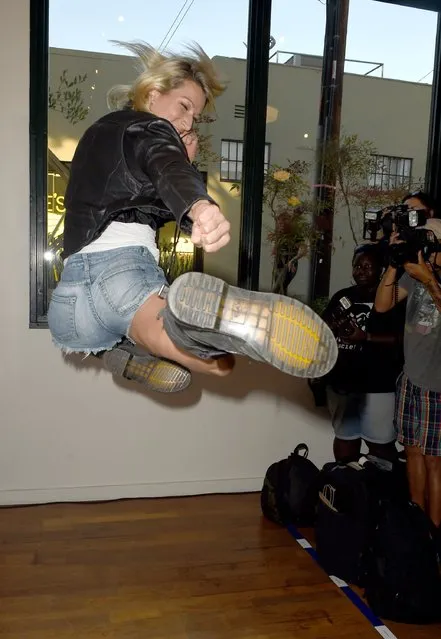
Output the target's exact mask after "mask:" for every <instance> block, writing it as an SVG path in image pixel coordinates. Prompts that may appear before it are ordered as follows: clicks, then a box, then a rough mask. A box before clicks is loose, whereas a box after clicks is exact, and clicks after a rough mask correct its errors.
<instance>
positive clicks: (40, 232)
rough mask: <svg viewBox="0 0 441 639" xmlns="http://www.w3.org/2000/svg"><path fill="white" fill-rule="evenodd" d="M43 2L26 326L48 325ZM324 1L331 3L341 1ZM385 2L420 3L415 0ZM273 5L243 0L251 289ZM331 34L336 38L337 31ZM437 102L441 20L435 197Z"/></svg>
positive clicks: (35, 20)
mask: <svg viewBox="0 0 441 639" xmlns="http://www.w3.org/2000/svg"><path fill="white" fill-rule="evenodd" d="M49 1H50V0H30V123H29V127H30V218H31V219H30V326H31V327H36V328H45V327H47V318H46V309H47V301H48V300H47V297H48V291H47V282H46V276H45V268H44V252H45V249H46V237H47V214H46V211H47V194H46V191H47V184H46V182H47V140H48V135H47V134H48V130H47V129H48V57H49V56H48V53H49ZM327 1H328V3H329V4H330V5H333V4H336V3H338V2H339V1H340V0H327ZM381 1H382V2H387V1H388V0H381ZM389 1H390V2H391V3H392V4H393V3H395V4H403V5H405V6H414V7H415V8H423V7H422V3H421V0H395V2H394V0H389ZM438 2H441V0H424V4H425V8H430V9H432V8H433V9H435V10H438V11H439V10H440V9H441V6H438ZM271 4H272V2H271V0H249V12H248V35H247V65H246V67H247V68H246V87H245V105H244V106H245V109H244V115H245V118H244V119H245V122H244V150H243V173H242V189H241V194H242V198H241V210H242V215H241V227H240V238H239V267H238V284H239V286H243V287H244V288H249V289H256V288H258V285H259V272H260V243H261V233H262V194H263V182H264V155H265V133H266V105H267V95H268V69H269V42H270V24H271ZM429 5H430V6H429ZM330 35H333V36H334V37H335V36H336V35H337V34H330ZM330 56H331V53H330V52H329V51H328V50H327V49H326V47H325V50H324V58H325V63H324V68H327V65H328V66H329V64H328V62H329V61H330V63H332V59H330ZM440 105H441V20H438V34H437V44H436V55H435V69H434V84H433V94H432V108H431V122H430V134H429V149H428V162H427V179H426V181H427V187H428V189H429V190H430V192H431V193H432V195H434V196H435V197H440V196H441V106H440Z"/></svg>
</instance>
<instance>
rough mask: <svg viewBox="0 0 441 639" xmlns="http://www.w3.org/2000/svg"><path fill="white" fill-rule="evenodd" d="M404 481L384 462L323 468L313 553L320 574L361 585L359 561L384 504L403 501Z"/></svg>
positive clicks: (335, 464)
mask: <svg viewBox="0 0 441 639" xmlns="http://www.w3.org/2000/svg"><path fill="white" fill-rule="evenodd" d="M406 498H407V488H406V485H405V479H403V475H402V473H401V471H400V472H398V471H397V470H396V469H395V466H394V465H393V464H391V463H388V462H382V461H380V460H376V458H373V457H367V458H364V457H362V458H361V459H360V462H351V463H348V464H343V463H338V462H333V463H329V464H325V466H324V467H323V470H322V472H321V474H320V478H319V499H318V506H317V518H316V524H315V540H316V550H317V555H318V559H319V561H320V564H321V565H322V567H323V568H324V570H325V571H326V572H327V573H328V574H329V575H333V576H335V577H339V578H340V579H343V580H344V581H347V582H349V583H353V584H357V585H362V564H361V562H362V558H363V556H364V554H365V552H366V549H367V547H368V544H369V541H370V539H371V535H372V533H373V530H374V529H375V525H376V523H377V521H378V513H379V505H380V503H381V500H382V499H393V500H405V499H406Z"/></svg>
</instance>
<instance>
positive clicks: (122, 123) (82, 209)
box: [63, 109, 213, 258]
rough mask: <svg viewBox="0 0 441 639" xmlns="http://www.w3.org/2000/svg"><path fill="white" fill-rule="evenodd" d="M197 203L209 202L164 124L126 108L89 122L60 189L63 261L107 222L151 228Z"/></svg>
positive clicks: (180, 218)
mask: <svg viewBox="0 0 441 639" xmlns="http://www.w3.org/2000/svg"><path fill="white" fill-rule="evenodd" d="M198 200H209V201H211V202H213V200H212V199H211V198H210V197H209V196H208V195H207V191H206V188H205V185H204V182H203V180H202V177H201V175H200V173H199V172H198V171H197V170H196V169H195V168H194V167H193V166H192V165H191V164H190V161H189V159H188V155H187V150H186V148H185V145H184V144H183V142H182V140H181V138H180V137H179V135H178V133H177V132H176V130H175V129H174V127H173V126H172V125H171V124H170V122H168V121H167V120H163V119H161V118H157V117H156V116H153V115H151V114H149V113H140V112H136V111H133V110H132V109H125V110H123V111H115V112H113V113H109V114H108V115H105V116H104V117H103V118H101V119H100V120H98V121H97V122H95V124H93V125H92V126H91V127H90V128H89V129H88V130H87V131H86V132H85V133H84V135H83V137H82V138H81V140H80V142H79V143H78V146H77V149H76V151H75V155H74V158H73V160H72V166H71V173H70V180H69V184H68V186H67V190H66V196H65V206H66V218H65V224H64V253H63V257H64V258H67V257H69V255H72V254H73V253H76V252H77V251H79V250H81V249H82V248H83V247H84V246H86V245H87V244H90V242H92V241H93V240H95V239H96V238H97V237H99V236H100V235H101V233H102V232H103V231H104V230H105V228H106V227H107V226H108V225H109V224H110V222H112V221H119V222H138V223H141V224H148V225H149V226H151V227H152V228H153V229H155V230H156V229H157V228H159V227H161V226H163V225H164V224H165V223H166V222H169V221H170V220H176V221H177V223H178V224H179V226H180V228H181V229H182V230H185V231H187V232H188V231H189V230H191V221H190V220H189V218H188V217H187V216H186V214H187V213H188V212H189V210H190V209H191V207H192V205H193V204H194V203H195V202H197V201H198Z"/></svg>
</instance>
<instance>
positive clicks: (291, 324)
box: [164, 272, 338, 379]
mask: <svg viewBox="0 0 441 639" xmlns="http://www.w3.org/2000/svg"><path fill="white" fill-rule="evenodd" d="M166 299H167V310H168V314H169V316H171V317H172V319H174V322H175V323H176V327H177V329H179V330H177V331H176V332H172V333H169V331H168V330H167V327H166V325H165V324H164V326H165V328H166V330H167V332H168V333H169V336H170V338H171V339H172V340H173V341H175V340H174V339H173V338H174V337H175V334H176V335H179V333H182V334H183V338H180V339H178V341H175V343H176V345H177V346H179V347H182V348H183V349H185V348H187V347H191V348H192V349H194V346H195V343H198V344H200V345H201V352H202V353H204V352H205V353H206V349H207V347H209V348H211V349H218V351H219V352H226V353H233V354H239V355H247V356H248V357H251V358H252V359H255V360H257V361H261V362H267V363H268V364H271V365H272V366H274V367H275V368H278V369H279V370H281V371H283V372H284V373H287V374H288V375H294V376H296V377H306V378H309V379H312V378H316V377H322V376H323V375H326V373H328V372H329V371H330V370H331V369H332V368H333V366H334V365H335V362H336V360H337V355H338V348H337V343H336V341H335V338H334V335H333V334H332V331H331V329H330V328H329V327H328V326H327V324H325V323H324V322H323V320H322V319H321V318H320V317H319V316H318V315H317V314H316V313H314V311H313V310H312V309H310V308H309V307H308V306H306V305H305V304H302V303H301V302H299V301H298V300H295V299H292V298H290V297H284V296H282V295H276V294H274V293H259V292H255V291H247V290H244V289H240V288H236V287H235V286H229V285H228V284H226V283H225V282H224V281H223V280H220V279H218V278H216V277H213V276H211V275H206V274H205V273H193V272H191V273H184V274H183V275H181V276H180V277H178V278H177V279H176V280H175V281H174V282H173V284H172V285H171V286H170V289H169V290H168V293H167V298H166ZM187 342H188V344H187ZM202 356H203V355H202Z"/></svg>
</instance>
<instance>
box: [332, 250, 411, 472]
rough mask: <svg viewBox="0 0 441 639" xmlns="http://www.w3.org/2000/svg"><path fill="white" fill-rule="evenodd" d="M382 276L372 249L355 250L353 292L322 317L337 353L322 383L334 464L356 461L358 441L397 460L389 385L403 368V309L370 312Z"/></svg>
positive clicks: (338, 295)
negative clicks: (333, 434)
mask: <svg viewBox="0 0 441 639" xmlns="http://www.w3.org/2000/svg"><path fill="white" fill-rule="evenodd" d="M382 271H383V255H382V252H381V250H380V249H379V247H378V245H375V244H365V245H362V246H360V247H358V248H357V249H356V250H355V252H354V257H353V261H352V275H353V279H354V281H355V286H351V287H350V288H346V289H343V290H341V291H339V292H338V293H336V294H335V295H334V296H333V298H332V299H331V301H330V303H329V305H328V307H327V308H326V310H325V312H324V314H323V319H324V321H325V322H327V324H328V325H329V326H330V327H331V329H332V330H333V332H334V334H335V336H336V339H337V344H338V348H339V356H338V360H337V364H336V366H335V368H334V369H333V370H332V371H331V373H330V374H329V375H328V376H327V377H326V379H325V380H323V382H322V383H323V384H326V395H327V404H328V408H329V411H330V413H331V418H332V425H333V427H334V432H335V439H334V455H335V458H336V460H337V461H352V460H358V458H359V456H360V451H361V442H362V440H363V441H365V442H366V444H367V446H368V448H369V452H370V453H371V454H372V455H376V456H377V457H381V458H383V459H388V460H391V461H392V460H394V459H395V458H396V456H397V451H396V448H395V430H394V426H393V416H394V403H395V381H396V378H397V376H398V374H399V372H400V371H401V368H402V364H403V359H402V346H401V339H402V334H403V330H404V309H403V305H399V306H398V307H397V308H396V309H394V310H392V311H391V312H390V313H387V314H385V315H380V314H378V313H375V312H373V305H374V300H375V294H376V290H377V287H378V285H379V282H380V278H381V274H382Z"/></svg>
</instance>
